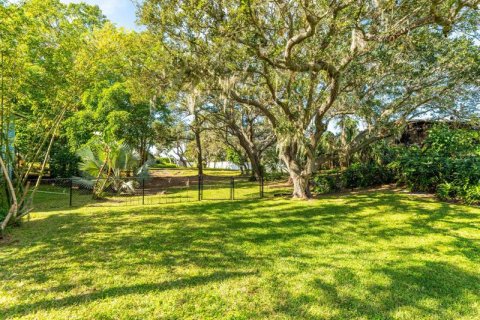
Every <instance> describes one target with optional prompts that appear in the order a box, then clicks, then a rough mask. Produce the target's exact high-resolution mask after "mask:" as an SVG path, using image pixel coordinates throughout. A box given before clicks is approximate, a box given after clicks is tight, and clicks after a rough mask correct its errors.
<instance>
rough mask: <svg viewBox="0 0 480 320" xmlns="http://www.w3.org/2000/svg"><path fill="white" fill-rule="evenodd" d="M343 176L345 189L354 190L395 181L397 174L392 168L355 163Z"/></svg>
mask: <svg viewBox="0 0 480 320" xmlns="http://www.w3.org/2000/svg"><path fill="white" fill-rule="evenodd" d="M343 176H344V180H345V187H347V188H352V189H353V188H365V187H373V186H379V185H382V184H385V183H392V182H394V181H395V174H394V171H393V170H392V169H391V168H389V167H387V166H380V165H378V164H375V163H369V164H361V163H355V164H353V165H351V166H350V167H348V168H347V170H345V172H344V173H343Z"/></svg>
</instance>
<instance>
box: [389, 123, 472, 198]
mask: <svg viewBox="0 0 480 320" xmlns="http://www.w3.org/2000/svg"><path fill="white" fill-rule="evenodd" d="M479 138H480V136H479V133H478V132H477V131H474V130H468V129H452V128H449V127H447V126H444V125H440V126H436V127H434V128H433V129H432V130H431V131H430V132H429V134H428V137H427V139H426V140H425V143H424V145H423V146H422V147H410V148H407V149H406V150H405V152H404V153H403V155H402V156H400V157H399V158H398V160H397V161H396V162H394V163H393V165H392V166H391V167H392V168H394V169H396V170H397V172H398V179H399V181H401V182H403V183H405V184H406V185H407V186H408V187H410V189H412V190H413V191H425V192H434V193H436V194H437V196H438V197H439V198H440V199H443V200H456V199H459V200H463V201H465V202H468V203H477V202H478V201H479V200H480V147H479Z"/></svg>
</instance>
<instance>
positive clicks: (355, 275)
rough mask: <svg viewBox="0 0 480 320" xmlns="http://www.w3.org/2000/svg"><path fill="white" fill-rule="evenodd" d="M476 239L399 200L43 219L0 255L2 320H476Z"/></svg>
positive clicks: (459, 224) (479, 251) (176, 207)
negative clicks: (17, 319)
mask: <svg viewBox="0 0 480 320" xmlns="http://www.w3.org/2000/svg"><path fill="white" fill-rule="evenodd" d="M245 190H246V189H245ZM256 191H257V189H256V188H255V190H252V191H251V192H256ZM479 228H480V209H478V208H472V207H465V206H457V205H449V204H444V203H438V202H436V201H434V200H432V199H422V198H418V197H413V196H411V195H408V194H397V193H392V192H366V193H359V194H355V195H348V194H345V195H330V196H326V197H323V198H322V199H319V200H313V201H307V202H300V201H289V200H263V201H259V200H244V201H234V202H231V201H203V202H193V203H187V204H168V205H161V206H143V207H142V206H136V207H120V208H104V207H84V208H78V209H72V210H61V211H48V212H38V213H35V214H33V215H32V217H31V219H30V221H26V222H25V223H24V224H23V225H22V226H21V227H20V228H17V229H12V230H11V234H10V241H9V243H8V244H3V245H0V270H1V271H0V318H1V319H4V318H5V319H16V318H22V319H75V318H77V319H478V318H480V304H479V301H480V268H479V267H478V266H479V264H480V233H479V232H478V230H479Z"/></svg>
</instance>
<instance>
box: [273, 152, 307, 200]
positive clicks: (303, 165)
mask: <svg viewBox="0 0 480 320" xmlns="http://www.w3.org/2000/svg"><path fill="white" fill-rule="evenodd" d="M296 152H297V145H296V144H295V143H292V144H291V145H289V146H286V147H285V149H284V150H283V152H282V154H281V155H280V157H281V159H282V161H283V162H284V163H285V165H286V167H287V170H288V173H289V175H290V181H291V182H292V183H293V192H292V197H293V198H294V199H305V200H306V199H310V198H312V193H311V192H310V178H311V177H312V174H313V173H314V171H315V168H316V166H315V162H314V161H315V160H314V159H313V158H312V157H308V156H307V158H306V159H302V161H299V160H298V158H297V156H298V155H297V154H296Z"/></svg>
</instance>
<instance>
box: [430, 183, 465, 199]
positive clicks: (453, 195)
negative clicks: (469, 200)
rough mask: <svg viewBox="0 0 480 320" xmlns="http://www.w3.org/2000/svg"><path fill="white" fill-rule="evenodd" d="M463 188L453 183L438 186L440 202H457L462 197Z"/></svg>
mask: <svg viewBox="0 0 480 320" xmlns="http://www.w3.org/2000/svg"><path fill="white" fill-rule="evenodd" d="M461 194H462V192H461V188H459V187H458V186H455V185H454V184H452V183H448V182H446V183H441V184H439V185H438V186H437V192H436V195H437V197H438V198H439V199H440V200H443V201H449V200H455V199H457V197H459V196H460V197H461Z"/></svg>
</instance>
